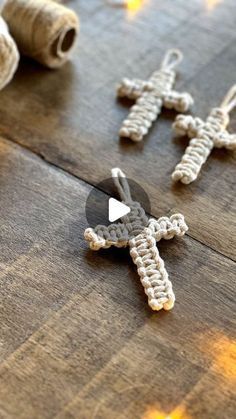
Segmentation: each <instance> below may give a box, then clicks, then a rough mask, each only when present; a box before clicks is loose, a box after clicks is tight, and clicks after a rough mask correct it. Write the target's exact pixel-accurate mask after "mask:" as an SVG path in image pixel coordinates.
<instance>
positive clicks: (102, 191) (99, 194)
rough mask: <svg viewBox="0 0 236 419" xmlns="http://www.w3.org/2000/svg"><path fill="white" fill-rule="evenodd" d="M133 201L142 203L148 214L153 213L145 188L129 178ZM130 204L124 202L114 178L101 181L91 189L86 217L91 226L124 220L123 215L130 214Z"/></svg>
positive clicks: (106, 224)
mask: <svg viewBox="0 0 236 419" xmlns="http://www.w3.org/2000/svg"><path fill="white" fill-rule="evenodd" d="M127 181H128V184H129V187H130V193H131V197H132V200H133V201H137V202H139V203H140V205H141V206H142V208H143V209H144V210H145V212H146V214H150V213H151V205H150V201H149V198H148V195H147V193H146V192H145V190H144V189H143V188H142V187H141V186H140V185H139V184H138V183H136V182H134V181H133V180H132V179H127ZM129 212H130V211H129V204H128V203H126V202H122V200H121V198H120V196H119V193H118V191H117V189H116V186H115V185H114V179H113V178H108V179H105V180H103V181H102V182H99V183H98V184H97V185H96V186H95V187H93V188H92V190H91V191H90V193H89V195H88V198H87V201H86V219H87V222H88V225H89V227H90V228H95V227H96V226H97V225H104V226H108V225H109V224H111V223H120V222H122V220H121V217H123V216H124V215H126V214H128V213H129Z"/></svg>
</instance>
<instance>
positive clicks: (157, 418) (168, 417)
mask: <svg viewBox="0 0 236 419" xmlns="http://www.w3.org/2000/svg"><path fill="white" fill-rule="evenodd" d="M142 419H191V418H190V416H189V415H187V414H186V412H185V408H184V407H182V406H181V405H180V406H177V407H176V408H175V409H174V410H173V411H172V412H171V413H163V412H161V411H160V410H158V409H156V408H155V407H153V408H149V409H148V410H147V411H146V412H145V414H144V416H143V417H142Z"/></svg>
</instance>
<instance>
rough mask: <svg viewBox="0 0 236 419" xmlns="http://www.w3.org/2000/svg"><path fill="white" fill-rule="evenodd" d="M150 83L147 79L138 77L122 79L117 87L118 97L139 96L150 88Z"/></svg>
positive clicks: (131, 97) (132, 97)
mask: <svg viewBox="0 0 236 419" xmlns="http://www.w3.org/2000/svg"><path fill="white" fill-rule="evenodd" d="M152 88H153V86H152V83H151V82H149V81H143V80H139V79H133V80H130V79H127V78H125V79H123V80H122V82H121V84H120V85H119V86H118V88H117V95H118V96H119V97H127V98H128V99H133V100H135V99H137V98H139V97H140V96H141V95H142V93H143V92H144V91H150V90H152Z"/></svg>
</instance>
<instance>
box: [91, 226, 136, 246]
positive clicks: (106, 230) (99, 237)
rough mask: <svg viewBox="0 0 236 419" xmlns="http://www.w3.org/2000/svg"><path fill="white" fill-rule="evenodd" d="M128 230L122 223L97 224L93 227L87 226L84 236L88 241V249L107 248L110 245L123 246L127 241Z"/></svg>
mask: <svg viewBox="0 0 236 419" xmlns="http://www.w3.org/2000/svg"><path fill="white" fill-rule="evenodd" d="M128 236H129V232H128V230H127V229H126V227H125V225H124V224H121V223H119V224H110V225H109V226H108V227H107V226H103V225H98V226H96V227H95V228H94V229H93V228H87V229H86V230H85V232H84V238H85V240H87V241H88V242H89V246H90V249H92V250H99V249H102V248H103V249H108V248H109V247H111V246H115V247H125V246H127V244H128V241H129V237H128Z"/></svg>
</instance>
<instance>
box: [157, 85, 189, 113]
mask: <svg viewBox="0 0 236 419" xmlns="http://www.w3.org/2000/svg"><path fill="white" fill-rule="evenodd" d="M192 104H193V98H192V96H191V95H190V94H189V93H185V92H184V93H179V92H176V91H175V90H170V91H169V92H168V93H167V94H166V95H164V97H163V105H164V106H165V107H166V108H167V109H175V110H176V111H177V112H186V111H187V110H188V109H189V108H190V106H192Z"/></svg>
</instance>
